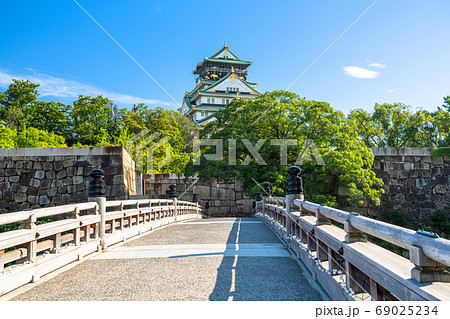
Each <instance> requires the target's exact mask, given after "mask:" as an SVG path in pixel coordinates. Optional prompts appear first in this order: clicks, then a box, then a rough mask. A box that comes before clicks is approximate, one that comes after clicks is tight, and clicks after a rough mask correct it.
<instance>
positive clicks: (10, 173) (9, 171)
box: [5, 168, 17, 177]
mask: <svg viewBox="0 0 450 319" xmlns="http://www.w3.org/2000/svg"><path fill="white" fill-rule="evenodd" d="M14 175H17V170H15V169H14V168H7V169H5V177H9V176H14Z"/></svg>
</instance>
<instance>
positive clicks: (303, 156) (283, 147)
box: [193, 138, 325, 166]
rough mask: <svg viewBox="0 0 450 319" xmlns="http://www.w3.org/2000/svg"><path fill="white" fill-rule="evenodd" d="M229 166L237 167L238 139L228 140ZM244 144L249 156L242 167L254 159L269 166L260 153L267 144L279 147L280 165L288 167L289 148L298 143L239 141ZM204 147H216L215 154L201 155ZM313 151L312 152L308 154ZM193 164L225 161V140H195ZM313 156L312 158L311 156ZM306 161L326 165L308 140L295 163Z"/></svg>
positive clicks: (289, 140) (311, 141)
mask: <svg viewBox="0 0 450 319" xmlns="http://www.w3.org/2000/svg"><path fill="white" fill-rule="evenodd" d="M227 141H228V164H229V165H237V160H236V150H237V147H236V146H237V142H238V140H237V139H228V140H227ZM239 141H241V142H242V144H244V146H245V148H246V150H247V151H248V152H249V154H248V155H247V156H246V157H245V159H244V160H243V161H242V162H241V163H240V165H244V166H245V165H248V164H250V162H251V160H252V159H251V158H252V157H253V158H254V159H255V160H256V162H257V163H258V164H259V165H267V163H266V161H265V160H264V158H263V157H262V156H261V154H260V153H259V150H260V149H261V147H263V145H264V144H265V143H267V142H268V143H270V145H275V146H278V147H279V151H280V156H279V159H280V165H287V164H288V163H287V160H288V147H289V146H297V144H298V141H297V140H295V139H270V140H266V139H260V140H258V141H257V142H256V143H255V144H252V142H251V141H250V140H248V139H241V140H239ZM202 146H210V147H215V153H213V154H201V147H202ZM308 150H311V152H308ZM193 153H194V157H193V163H194V165H201V158H202V157H203V158H204V159H205V160H207V161H222V160H223V159H224V140H223V139H199V138H194V143H193ZM311 155H312V156H311ZM305 161H315V162H316V163H317V164H318V165H324V164H325V163H324V161H323V159H322V156H321V155H320V153H319V150H318V149H317V147H316V145H315V144H314V141H313V140H306V141H305V142H304V143H303V145H302V148H301V150H300V152H299V154H298V156H297V159H296V161H295V164H296V165H301V164H302V163H303V162H305Z"/></svg>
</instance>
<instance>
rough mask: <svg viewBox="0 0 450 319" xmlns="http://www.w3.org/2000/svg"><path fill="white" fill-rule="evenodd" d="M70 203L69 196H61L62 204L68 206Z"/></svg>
mask: <svg viewBox="0 0 450 319" xmlns="http://www.w3.org/2000/svg"><path fill="white" fill-rule="evenodd" d="M70 202H71V200H70V194H63V195H62V204H69V203H70Z"/></svg>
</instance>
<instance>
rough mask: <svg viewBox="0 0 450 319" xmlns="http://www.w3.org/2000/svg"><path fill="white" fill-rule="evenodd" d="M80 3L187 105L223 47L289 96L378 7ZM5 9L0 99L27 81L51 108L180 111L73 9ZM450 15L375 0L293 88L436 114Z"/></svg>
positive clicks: (350, 103) (440, 9) (9, 4)
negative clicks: (197, 70)
mask: <svg viewBox="0 0 450 319" xmlns="http://www.w3.org/2000/svg"><path fill="white" fill-rule="evenodd" d="M78 2H79V4H80V5H81V6H83V7H84V8H85V9H86V10H87V11H88V12H89V13H90V14H91V15H92V16H93V17H94V18H95V19H96V20H97V21H98V22H99V23H100V24H101V25H102V26H103V28H105V29H106V30H107V31H108V32H109V33H110V34H111V35H112V36H113V37H114V38H115V39H116V40H117V41H118V42H119V43H120V44H121V45H122V46H123V47H124V48H125V49H126V50H127V51H128V52H129V53H130V54H131V55H132V56H133V57H134V58H135V59H136V60H137V61H138V62H139V63H140V64H141V65H142V66H143V67H144V68H145V69H146V70H147V71H148V73H149V74H150V75H151V76H152V77H154V78H155V80H156V81H157V82H158V83H159V84H160V85H161V86H162V87H164V89H165V90H166V91H167V92H169V93H170V95H172V96H173V97H174V99H175V100H176V101H177V102H178V103H181V100H182V97H183V95H184V92H185V91H187V90H191V89H192V88H193V87H194V75H193V74H192V73H191V72H192V70H193V69H194V67H195V65H196V63H197V62H199V61H201V60H202V59H203V57H204V56H210V55H212V54H213V53H214V52H215V51H216V50H219V49H220V48H222V46H223V43H224V41H225V40H226V41H227V42H228V46H229V48H230V49H231V50H232V51H233V52H234V53H235V54H236V55H238V56H239V57H240V58H242V59H244V60H251V61H253V65H252V66H251V67H250V68H249V80H250V81H254V82H258V84H259V86H258V89H259V91H260V92H265V91H272V90H276V89H287V88H288V87H289V86H290V85H291V84H292V83H293V82H294V81H295V80H296V79H297V78H298V76H299V75H300V74H301V73H302V72H304V71H305V69H306V68H307V67H308V66H309V65H310V64H311V63H312V62H313V61H314V60H315V59H316V58H317V57H318V56H319V55H320V54H321V53H322V52H323V51H324V50H325V49H326V48H327V47H328V46H329V45H330V44H331V43H333V41H335V40H336V39H337V38H338V36H339V35H340V34H341V33H342V32H343V31H344V30H345V29H347V28H348V27H349V25H350V24H351V23H352V22H353V21H354V20H355V19H356V18H357V17H358V16H359V15H360V14H361V13H362V12H363V11H364V10H366V9H367V7H369V5H370V4H371V3H372V2H373V0H368V1H367V0H360V1H354V0H353V1H350V0H340V1H335V0H323V1H310V0H307V1H303V0H302V1H299V0H296V1H280V2H273V1H265V0H260V1H231V0H230V1H227V2H224V1H169V0H160V1H158V0H152V1H149V0H133V1H118V0H108V1H106V0H102V1H101V0H95V1H94V0H78ZM275 3H276V4H275ZM1 8H2V11H3V14H2V19H0V30H1V36H0V48H1V50H0V90H4V89H6V87H7V86H8V84H9V82H10V79H11V78H27V79H30V80H31V81H34V82H39V83H41V85H42V87H41V88H40V90H41V93H42V96H41V98H42V99H44V100H57V101H62V102H65V103H71V101H73V100H74V99H76V97H77V96H78V94H84V95H96V94H103V95H104V96H107V97H109V98H111V99H113V100H115V101H116V102H117V103H118V104H119V105H121V106H130V105H132V104H133V103H138V102H144V103H147V104H149V105H151V106H163V107H165V108H170V109H177V108H178V106H177V105H176V103H175V102H174V101H173V100H172V99H171V98H170V97H169V96H168V95H167V94H166V93H165V92H164V91H163V90H162V89H161V88H160V87H159V86H158V85H157V84H155V82H153V80H152V79H151V78H149V77H148V76H147V75H146V74H145V72H143V71H142V70H141V69H140V68H139V67H138V66H137V65H136V64H135V63H134V62H133V61H132V60H131V59H130V58H129V57H128V56H127V55H126V54H125V53H124V52H123V51H122V50H121V49H120V48H119V47H118V46H117V45H116V44H115V43H114V42H113V41H112V40H111V39H110V38H109V37H108V36H107V35H106V34H105V33H104V32H103V31H102V30H101V29H100V28H99V27H98V26H97V25H96V24H95V23H94V22H93V21H92V20H91V19H90V18H89V17H88V16H87V15H86V14H85V13H84V12H83V11H82V10H81V9H80V8H79V7H78V6H77V4H76V3H75V2H74V1H73V0H46V1H32V0H16V1H4V2H3V3H2V7H1ZM449 12H450V1H447V0H429V1H417V0H396V1H392V0H391V1H389V0H379V1H378V2H377V3H376V4H375V5H374V6H373V7H372V9H371V10H369V11H368V12H367V14H366V15H364V17H362V18H361V20H359V21H358V22H357V23H356V24H355V25H354V26H353V27H352V28H351V29H350V30H349V31H348V32H347V33H346V34H345V35H344V36H343V37H342V38H341V39H340V40H339V41H338V42H337V43H336V45H335V46H333V47H332V48H331V49H330V50H329V51H328V52H327V53H326V54H325V55H324V56H323V57H322V58H321V59H320V60H319V61H318V62H317V63H316V64H315V65H314V66H313V67H312V68H311V69H310V70H309V72H308V73H306V74H305V76H303V77H302V78H301V79H300V81H298V82H297V83H296V84H295V85H294V86H293V87H292V88H291V91H293V92H295V93H297V94H299V95H301V96H303V97H306V98H308V99H315V100H320V101H327V102H329V103H331V105H332V106H333V107H334V108H336V109H339V110H342V111H344V112H345V113H347V112H348V111H349V110H351V109H355V108H364V109H368V110H370V109H372V108H373V105H374V103H376V102H378V103H384V102H403V103H406V104H410V105H412V106H413V107H415V108H416V107H422V108H424V109H428V110H434V109H435V108H436V106H438V105H442V97H443V96H446V95H450V76H449V74H450V72H449V71H450V41H449V35H450V19H449V18H448V17H449Z"/></svg>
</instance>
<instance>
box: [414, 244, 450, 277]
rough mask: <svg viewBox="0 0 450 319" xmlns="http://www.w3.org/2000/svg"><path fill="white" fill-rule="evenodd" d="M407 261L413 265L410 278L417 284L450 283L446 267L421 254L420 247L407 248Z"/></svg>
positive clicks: (449, 275)
mask: <svg viewBox="0 0 450 319" xmlns="http://www.w3.org/2000/svg"><path fill="white" fill-rule="evenodd" d="M409 260H410V261H411V262H412V263H413V264H414V265H415V267H414V268H413V269H411V278H412V279H414V280H415V281H417V282H431V281H440V282H450V273H449V272H448V271H446V269H447V267H446V266H445V265H443V264H441V263H439V262H437V261H435V260H433V259H430V258H428V257H427V256H425V254H424V253H423V250H422V248H421V247H418V246H415V245H411V246H410V248H409Z"/></svg>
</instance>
